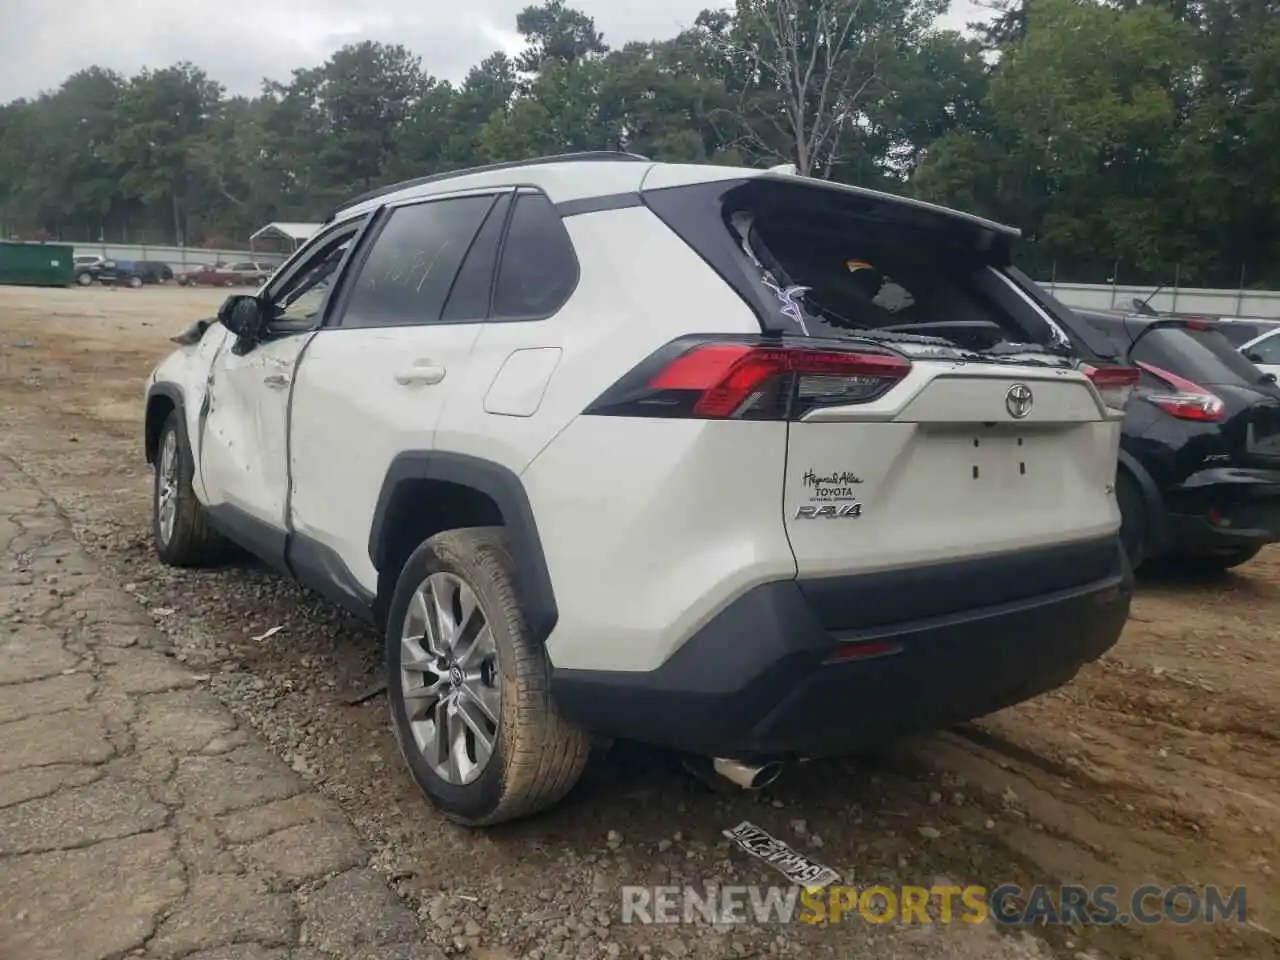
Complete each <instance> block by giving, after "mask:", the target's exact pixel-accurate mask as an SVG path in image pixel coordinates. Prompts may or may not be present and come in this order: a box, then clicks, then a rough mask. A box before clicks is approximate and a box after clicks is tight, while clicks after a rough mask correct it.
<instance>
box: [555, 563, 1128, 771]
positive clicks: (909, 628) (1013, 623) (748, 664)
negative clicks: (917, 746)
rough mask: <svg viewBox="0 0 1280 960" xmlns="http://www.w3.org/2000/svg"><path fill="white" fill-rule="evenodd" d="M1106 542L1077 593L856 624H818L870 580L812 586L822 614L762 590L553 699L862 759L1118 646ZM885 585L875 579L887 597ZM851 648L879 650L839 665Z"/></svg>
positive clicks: (778, 591)
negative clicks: (640, 658)
mask: <svg viewBox="0 0 1280 960" xmlns="http://www.w3.org/2000/svg"><path fill="white" fill-rule="evenodd" d="M1097 546H1098V545H1094V547H1095V549H1096V548H1097ZM1104 548H1105V549H1106V550H1107V555H1108V556H1109V557H1114V560H1113V561H1112V562H1111V563H1110V571H1109V572H1108V573H1106V575H1104V576H1102V577H1097V576H1092V577H1091V579H1089V580H1088V581H1087V582H1084V583H1077V584H1073V585H1070V586H1063V587H1058V588H1057V589H1054V590H1052V591H1050V592H1043V593H1039V594H1037V595H1035V596H1030V597H1022V598H1019V599H1016V600H1011V601H1006V602H1001V603H995V604H989V605H982V606H977V607H971V608H969V609H965V610H961V611H955V610H952V611H951V612H948V613H945V614H934V615H929V616H923V617H914V616H910V615H907V616H901V617H900V619H898V620H897V622H894V623H879V624H877V625H875V626H873V627H869V628H861V629H853V630H850V629H842V630H831V629H828V627H827V626H824V620H827V621H829V620H830V618H829V616H823V615H822V614H823V613H825V612H826V611H825V610H824V606H825V607H826V608H830V606H831V601H833V600H835V599H836V598H838V597H839V596H840V595H841V594H843V595H845V596H849V597H856V596H858V595H865V588H866V586H867V583H866V581H867V580H868V579H872V578H865V577H851V578H846V579H845V580H843V581H832V580H824V581H821V582H820V585H819V586H820V589H819V590H818V591H817V594H816V595H817V596H820V597H822V598H825V600H826V601H827V602H826V604H824V603H823V602H822V601H821V600H820V601H819V602H818V603H817V604H816V605H815V602H814V600H813V598H814V597H815V590H814V584H812V583H810V584H806V583H804V582H800V581H795V580H788V581H781V582H774V583H768V584H764V585H762V586H759V587H756V588H755V589H753V590H751V591H749V592H748V593H746V594H745V595H743V596H742V597H741V598H739V599H738V600H737V601H736V602H734V603H732V604H731V605H729V606H728V607H727V608H725V609H724V610H723V611H722V612H721V613H720V614H719V615H718V616H717V617H715V618H714V619H713V620H711V621H710V622H709V623H708V624H706V626H704V627H703V628H702V629H701V630H700V631H699V632H698V633H697V634H695V635H694V636H693V637H692V638H691V639H690V640H689V641H688V642H687V643H685V644H684V645H683V646H682V647H681V648H680V649H679V650H678V651H677V652H676V654H675V655H674V656H672V657H671V658H670V659H669V660H668V661H667V662H666V663H664V664H663V665H662V666H661V667H659V668H658V669H657V670H654V671H651V672H621V671H619V672H609V671H579V670H562V669H557V670H556V671H555V672H554V674H553V680H552V684H553V692H554V695H555V697H556V699H557V702H558V704H559V706H560V709H561V710H562V711H563V712H564V713H565V714H566V715H567V716H568V717H570V718H571V719H573V720H575V721H577V722H578V723H580V724H582V725H583V726H585V727H586V728H587V729H589V730H591V731H592V732H594V733H597V734H602V735H607V736H612V737H618V738H622V739H631V740H639V741H643V742H647V743H652V744H656V745H659V746H664V747H670V748H674V749H678V750H684V751H688V752H691V753H699V754H705V755H710V756H721V757H732V758H735V759H741V760H760V759H773V758H780V757H788V756H824V755H825V756H829V755H839V754H847V753H850V752H856V751H858V750H860V749H865V748H867V747H869V746H872V745H875V744H877V743H880V742H882V741H883V740H885V739H886V738H891V737H897V736H902V735H905V734H910V733H914V732H919V731H922V730H928V729H935V728H938V727H944V726H948V725H951V724H955V723H960V722H962V721H965V720H970V719H973V718H974V717H978V716H982V715H984V714H987V713H991V712H993V711H996V710H999V709H1001V708H1003V707H1006V706H1010V705H1012V704H1014V703H1018V702H1020V701H1022V700H1025V699H1027V698H1029V697H1033V696H1035V695H1037V694H1039V693H1043V692H1045V691H1046V690H1050V689H1053V688H1054V687H1057V686H1060V685H1062V684H1063V683H1066V682H1067V681H1068V680H1070V679H1071V678H1072V677H1073V676H1074V675H1075V673H1076V671H1077V670H1079V668H1080V666H1081V665H1082V664H1084V663H1087V662H1089V661H1091V660H1095V659H1097V658H1098V657H1099V656H1101V655H1102V654H1103V653H1104V652H1105V651H1106V650H1108V649H1109V648H1110V647H1111V646H1112V645H1114V644H1115V642H1116V640H1117V639H1119V636H1120V632H1121V630H1122V629H1123V627H1124V623H1125V620H1126V619H1127V617H1128V612H1129V603H1130V598H1131V594H1132V582H1133V580H1132V572H1131V571H1130V570H1129V567H1128V564H1127V563H1126V561H1125V560H1124V557H1123V554H1122V551H1121V550H1120V549H1119V545H1118V543H1115V542H1114V541H1109V542H1108V544H1106V545H1104ZM1038 553H1039V554H1040V555H1041V556H1043V554H1044V551H1039V552H1038ZM1063 555H1064V557H1065V558H1067V559H1069V558H1070V557H1071V553H1070V551H1069V550H1064V551H1063ZM1011 559H1012V558H1011ZM1002 565H1003V564H1002ZM1091 572H1092V573H1096V572H1097V571H1096V570H1094V571H1091ZM918 574H919V571H905V572H903V573H900V574H894V575H892V576H893V577H896V578H897V579H898V580H899V581H900V582H899V583H898V584H897V586H898V588H899V589H898V590H896V591H895V590H892V588H890V592H891V593H896V594H897V595H898V596H900V597H903V598H905V597H907V596H908V595H909V593H910V589H911V587H912V585H913V582H914V581H916V580H918V579H919V577H918ZM887 576H890V575H886V574H876V575H874V580H876V581H884V580H885V578H886V577H887ZM926 579H927V578H926ZM842 586H843V589H842ZM885 586H886V584H884V583H877V584H876V587H877V592H878V593H880V595H881V596H882V597H883V596H884V593H883V592H882V591H883V589H884V587H885ZM917 595H918V594H917ZM922 600H924V598H922ZM928 602H929V601H928V600H924V602H923V603H922V604H920V606H927V605H928ZM916 607H917V604H915V603H911V602H908V603H907V604H906V605H904V606H903V607H900V608H899V610H900V613H907V612H908V611H910V612H911V613H914V612H915V608H916ZM856 644H866V645H868V646H867V647H864V649H868V648H872V647H871V645H873V644H874V645H875V646H874V648H873V649H883V648H886V647H887V648H888V649H887V650H886V651H885V652H882V653H880V654H879V655H877V656H874V657H869V658H865V659H855V660H840V661H833V656H834V655H836V654H837V652H838V651H839V652H846V651H850V650H852V649H854V646H855V645H856Z"/></svg>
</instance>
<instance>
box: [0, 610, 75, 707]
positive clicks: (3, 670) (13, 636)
mask: <svg viewBox="0 0 1280 960" xmlns="http://www.w3.org/2000/svg"><path fill="white" fill-rule="evenodd" d="M79 660H80V658H79V657H77V656H75V655H74V654H71V653H68V652H67V651H66V650H64V649H62V646H61V645H60V644H59V643H58V641H57V640H56V639H55V638H54V637H52V636H50V630H49V628H48V627H44V626H40V625H38V624H20V625H19V626H18V628H17V630H14V631H12V632H11V633H10V634H9V635H8V636H7V637H4V638H2V639H0V683H3V684H9V683H22V682H24V681H26V680H43V679H44V678H46V677H56V676H58V675H59V674H60V673H62V671H63V670H70V669H71V668H72V667H74V666H75V665H76V663H78V662H79ZM6 696H7V694H6Z"/></svg>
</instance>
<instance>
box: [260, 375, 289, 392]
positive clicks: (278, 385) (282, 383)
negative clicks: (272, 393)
mask: <svg viewBox="0 0 1280 960" xmlns="http://www.w3.org/2000/svg"><path fill="white" fill-rule="evenodd" d="M262 382H263V383H265V384H266V385H267V386H268V387H271V388H272V389H273V390H283V389H284V388H285V387H287V386H288V385H289V383H290V380H289V378H288V377H287V376H285V375H284V374H283V373H273V374H270V375H269V376H265V377H263V378H262Z"/></svg>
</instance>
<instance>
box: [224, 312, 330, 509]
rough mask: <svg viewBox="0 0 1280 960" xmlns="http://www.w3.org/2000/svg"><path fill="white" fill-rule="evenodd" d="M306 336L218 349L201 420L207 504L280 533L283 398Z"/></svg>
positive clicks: (284, 486)
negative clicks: (245, 350)
mask: <svg viewBox="0 0 1280 960" xmlns="http://www.w3.org/2000/svg"><path fill="white" fill-rule="evenodd" d="M312 336H313V334H312V333H310V332H307V333H297V334H294V335H292V336H285V337H280V338H279V339H274V340H271V341H268V342H266V343H262V344H259V345H258V346H256V347H254V349H252V350H250V351H249V352H248V353H245V354H243V355H237V354H235V353H233V352H232V351H231V350H223V351H222V353H221V355H220V356H219V357H218V359H217V361H216V362H215V364H214V369H213V374H212V383H211V384H210V387H209V399H208V404H207V407H206V409H205V410H204V411H203V414H204V415H203V419H202V421H201V423H200V432H201V435H202V436H201V442H200V445H199V449H200V470H201V474H202V478H203V480H204V485H205V491H206V497H207V502H208V504H209V505H210V506H211V507H215V508H216V507H218V506H229V507H235V508H236V509H238V510H240V511H242V512H243V513H247V514H249V516H251V517H252V518H254V519H256V520H259V521H261V522H263V523H265V524H267V525H269V526H270V527H273V528H275V529H276V530H278V531H280V532H283V531H284V530H285V502H286V499H287V493H288V484H289V480H288V448H287V443H288V417H289V395H290V392H291V390H292V389H293V372H294V368H295V366H296V365H297V361H298V356H299V354H300V353H301V352H302V349H303V347H304V346H306V343H307V341H308V340H310V339H311V337H312Z"/></svg>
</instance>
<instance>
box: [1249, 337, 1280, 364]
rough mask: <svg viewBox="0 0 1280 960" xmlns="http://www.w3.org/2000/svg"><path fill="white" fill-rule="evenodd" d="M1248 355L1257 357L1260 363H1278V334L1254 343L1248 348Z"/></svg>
mask: <svg viewBox="0 0 1280 960" xmlns="http://www.w3.org/2000/svg"><path fill="white" fill-rule="evenodd" d="M1249 353H1251V354H1253V355H1254V356H1256V357H1259V358H1260V361H1261V362H1262V363H1280V334H1272V335H1271V336H1269V337H1267V339H1265V340H1262V341H1260V342H1258V343H1255V344H1254V345H1253V346H1252V347H1250V348H1249Z"/></svg>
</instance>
